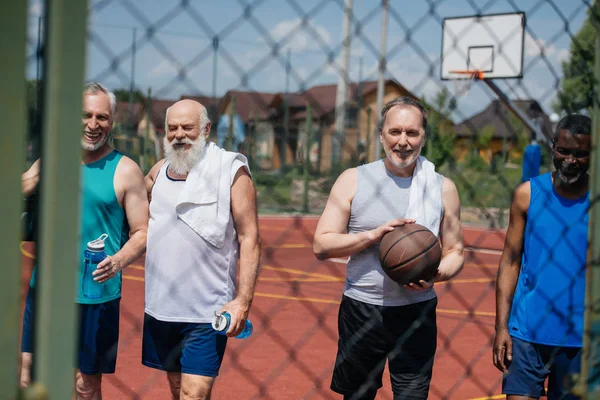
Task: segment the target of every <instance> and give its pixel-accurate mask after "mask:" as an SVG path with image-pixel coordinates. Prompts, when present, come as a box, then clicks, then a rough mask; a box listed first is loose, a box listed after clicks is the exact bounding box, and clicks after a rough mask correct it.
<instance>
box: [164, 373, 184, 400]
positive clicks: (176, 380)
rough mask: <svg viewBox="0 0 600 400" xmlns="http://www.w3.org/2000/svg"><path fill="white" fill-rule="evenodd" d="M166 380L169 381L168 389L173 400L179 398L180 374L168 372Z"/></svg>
mask: <svg viewBox="0 0 600 400" xmlns="http://www.w3.org/2000/svg"><path fill="white" fill-rule="evenodd" d="M167 378H168V380H169V389H171V394H172V395H173V398H174V399H178V398H179V394H180V392H181V374H180V373H179V372H168V373H167Z"/></svg>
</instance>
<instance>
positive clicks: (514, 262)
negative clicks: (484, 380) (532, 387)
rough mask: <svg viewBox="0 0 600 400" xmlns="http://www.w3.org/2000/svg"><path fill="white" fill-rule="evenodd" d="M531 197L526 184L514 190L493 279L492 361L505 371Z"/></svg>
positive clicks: (508, 357)
mask: <svg viewBox="0 0 600 400" xmlns="http://www.w3.org/2000/svg"><path fill="white" fill-rule="evenodd" d="M530 196H531V186H530V183H529V182H525V183H523V184H521V185H520V186H519V187H517V190H515V194H514V196H513V200H512V203H511V206H510V221H509V223H508V229H507V230H506V239H505V241H504V250H503V251H502V256H501V257H500V266H499V267H498V276H497V278H496V338H495V340H494V349H493V361H494V365H495V366H496V367H497V368H498V369H500V370H501V371H506V364H505V360H508V361H511V360H512V340H511V338H510V334H509V332H508V318H509V316H510V309H511V306H512V301H513V296H514V294H515V288H516V286H517V281H518V279H519V274H520V272H521V256H522V254H523V241H524V236H525V223H526V219H527V210H528V208H529V199H530Z"/></svg>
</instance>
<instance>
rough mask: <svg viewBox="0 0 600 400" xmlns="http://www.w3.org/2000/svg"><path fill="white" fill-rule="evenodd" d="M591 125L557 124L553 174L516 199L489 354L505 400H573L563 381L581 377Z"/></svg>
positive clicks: (581, 120) (583, 121)
mask: <svg viewBox="0 0 600 400" xmlns="http://www.w3.org/2000/svg"><path fill="white" fill-rule="evenodd" d="M591 125H592V122H591V120H590V118H589V117H587V116H584V115H579V114H571V115H567V116H566V117H564V118H563V119H561V120H560V121H559V122H558V125H557V127H556V131H555V134H554V140H553V144H552V158H553V162H554V167H555V169H556V171H554V172H548V173H546V174H543V175H540V176H538V177H535V178H532V179H530V180H529V181H527V182H525V183H522V184H521V185H520V186H519V187H517V189H516V191H515V193H514V197H513V200H512V205H511V209H510V222H509V226H508V229H507V232H506V240H505V244H504V251H503V253H502V257H501V259H500V266H499V269H498V279H497V283H496V337H495V340H494V348H493V361H494V365H495V366H496V367H497V368H498V369H499V370H500V371H502V372H503V381H502V393H504V394H506V395H507V399H508V400H521V399H538V398H539V397H540V396H544V395H547V396H548V399H549V400H554V399H576V398H577V397H575V396H573V395H572V394H570V393H569V391H570V389H571V387H570V384H569V375H571V374H575V373H578V372H579V369H580V363H581V349H582V346H583V344H582V341H583V314H584V299H585V270H586V260H587V251H588V215H589V214H588V211H589V207H590V200H589V174H588V168H589V164H590V150H591V136H590V132H591ZM547 378H548V390H547V393H545V392H546V390H545V387H544V382H545V381H546V379H547Z"/></svg>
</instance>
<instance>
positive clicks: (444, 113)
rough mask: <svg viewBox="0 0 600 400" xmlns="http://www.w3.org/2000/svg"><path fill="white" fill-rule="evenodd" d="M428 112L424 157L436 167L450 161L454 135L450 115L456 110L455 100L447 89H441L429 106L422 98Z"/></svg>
mask: <svg viewBox="0 0 600 400" xmlns="http://www.w3.org/2000/svg"><path fill="white" fill-rule="evenodd" d="M422 101H423V105H424V106H425V108H427V109H428V110H429V111H428V126H427V141H426V142H425V147H424V148H423V154H425V157H427V159H428V160H429V161H431V162H432V163H434V164H435V165H436V166H441V165H442V164H443V163H445V162H449V161H453V160H452V155H451V153H452V145H453V144H454V139H455V137H456V135H455V134H454V133H453V132H452V127H453V125H454V124H453V123H452V121H451V119H450V114H451V113H452V111H454V110H455V109H456V105H457V104H456V98H454V97H453V96H452V95H451V94H450V91H449V90H448V89H447V88H445V87H444V88H442V90H440V91H439V92H438V93H436V95H435V96H434V97H433V100H432V102H431V104H429V103H428V102H427V100H426V99H425V98H424V99H423V100H422Z"/></svg>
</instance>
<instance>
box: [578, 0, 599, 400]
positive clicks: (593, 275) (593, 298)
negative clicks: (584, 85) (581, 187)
mask: <svg viewBox="0 0 600 400" xmlns="http://www.w3.org/2000/svg"><path fill="white" fill-rule="evenodd" d="M592 7H593V8H592V10H591V11H592V18H591V20H592V23H593V25H594V27H595V28H596V49H595V54H596V57H595V62H594V94H593V99H594V108H593V112H592V156H591V157H592V158H591V165H590V171H591V178H592V179H591V180H590V203H591V204H590V221H589V246H590V247H589V251H588V268H587V276H586V282H587V283H586V299H585V300H586V307H585V324H584V340H583V357H582V360H581V377H580V380H579V385H578V387H577V388H576V390H575V393H576V394H577V395H579V396H581V397H582V398H584V399H597V398H599V397H600V209H599V208H598V200H599V199H600V176H599V175H598V171H600V154H599V153H600V101H599V98H598V89H599V87H598V82H600V57H598V56H597V55H598V54H600V20H599V16H598V8H597V7H598V5H597V3H596V2H594V5H593V6H592Z"/></svg>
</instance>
